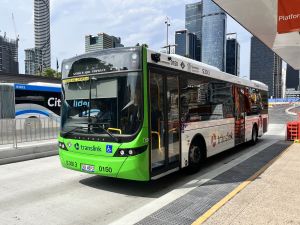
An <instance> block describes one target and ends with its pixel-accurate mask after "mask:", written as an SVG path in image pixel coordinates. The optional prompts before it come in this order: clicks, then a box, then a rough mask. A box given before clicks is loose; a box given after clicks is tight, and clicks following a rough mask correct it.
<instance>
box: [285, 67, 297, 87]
mask: <svg viewBox="0 0 300 225" xmlns="http://www.w3.org/2000/svg"><path fill="white" fill-rule="evenodd" d="M286 88H287V89H294V90H298V91H300V71H299V70H294V69H293V68H292V67H291V66H290V65H289V64H287V70H286Z"/></svg>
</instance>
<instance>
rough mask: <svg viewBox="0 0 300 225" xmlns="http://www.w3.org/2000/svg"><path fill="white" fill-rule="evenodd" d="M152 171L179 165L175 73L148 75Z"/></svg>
mask: <svg viewBox="0 0 300 225" xmlns="http://www.w3.org/2000/svg"><path fill="white" fill-rule="evenodd" d="M150 100H151V102H150V107H151V116H150V120H151V128H150V129H151V174H152V177H153V176H156V175H159V174H162V173H164V172H166V171H168V170H171V169H174V168H178V167H179V151H180V135H179V134H180V129H179V82H178V77H176V76H163V75H162V74H161V73H159V72H154V73H151V74H150Z"/></svg>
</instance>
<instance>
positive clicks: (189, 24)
mask: <svg viewBox="0 0 300 225" xmlns="http://www.w3.org/2000/svg"><path fill="white" fill-rule="evenodd" d="M202 8H203V4H202V1H199V2H196V3H191V4H186V5H185V29H187V30H188V32H189V33H193V34H195V35H196V43H195V44H196V46H195V47H196V49H195V54H196V55H195V58H194V59H196V60H198V61H201V37H202Z"/></svg>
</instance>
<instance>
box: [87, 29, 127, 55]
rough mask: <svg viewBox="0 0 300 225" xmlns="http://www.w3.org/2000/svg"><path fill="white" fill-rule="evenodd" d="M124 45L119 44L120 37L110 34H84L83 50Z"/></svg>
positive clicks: (92, 50)
mask: <svg viewBox="0 0 300 225" xmlns="http://www.w3.org/2000/svg"><path fill="white" fill-rule="evenodd" d="M118 47H124V45H122V44H121V38H119V37H114V36H110V35H108V34H106V33H99V34H97V36H92V35H86V36H85V52H86V53H88V52H94V51H98V50H103V49H107V48H118Z"/></svg>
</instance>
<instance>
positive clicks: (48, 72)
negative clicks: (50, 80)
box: [43, 68, 61, 78]
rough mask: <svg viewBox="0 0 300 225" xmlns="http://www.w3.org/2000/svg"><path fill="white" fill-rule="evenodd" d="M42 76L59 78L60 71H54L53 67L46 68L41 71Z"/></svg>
mask: <svg viewBox="0 0 300 225" xmlns="http://www.w3.org/2000/svg"><path fill="white" fill-rule="evenodd" d="M43 76H44V77H56V78H61V73H60V72H56V71H55V70H54V69H51V68H47V69H45V70H44V71H43Z"/></svg>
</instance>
